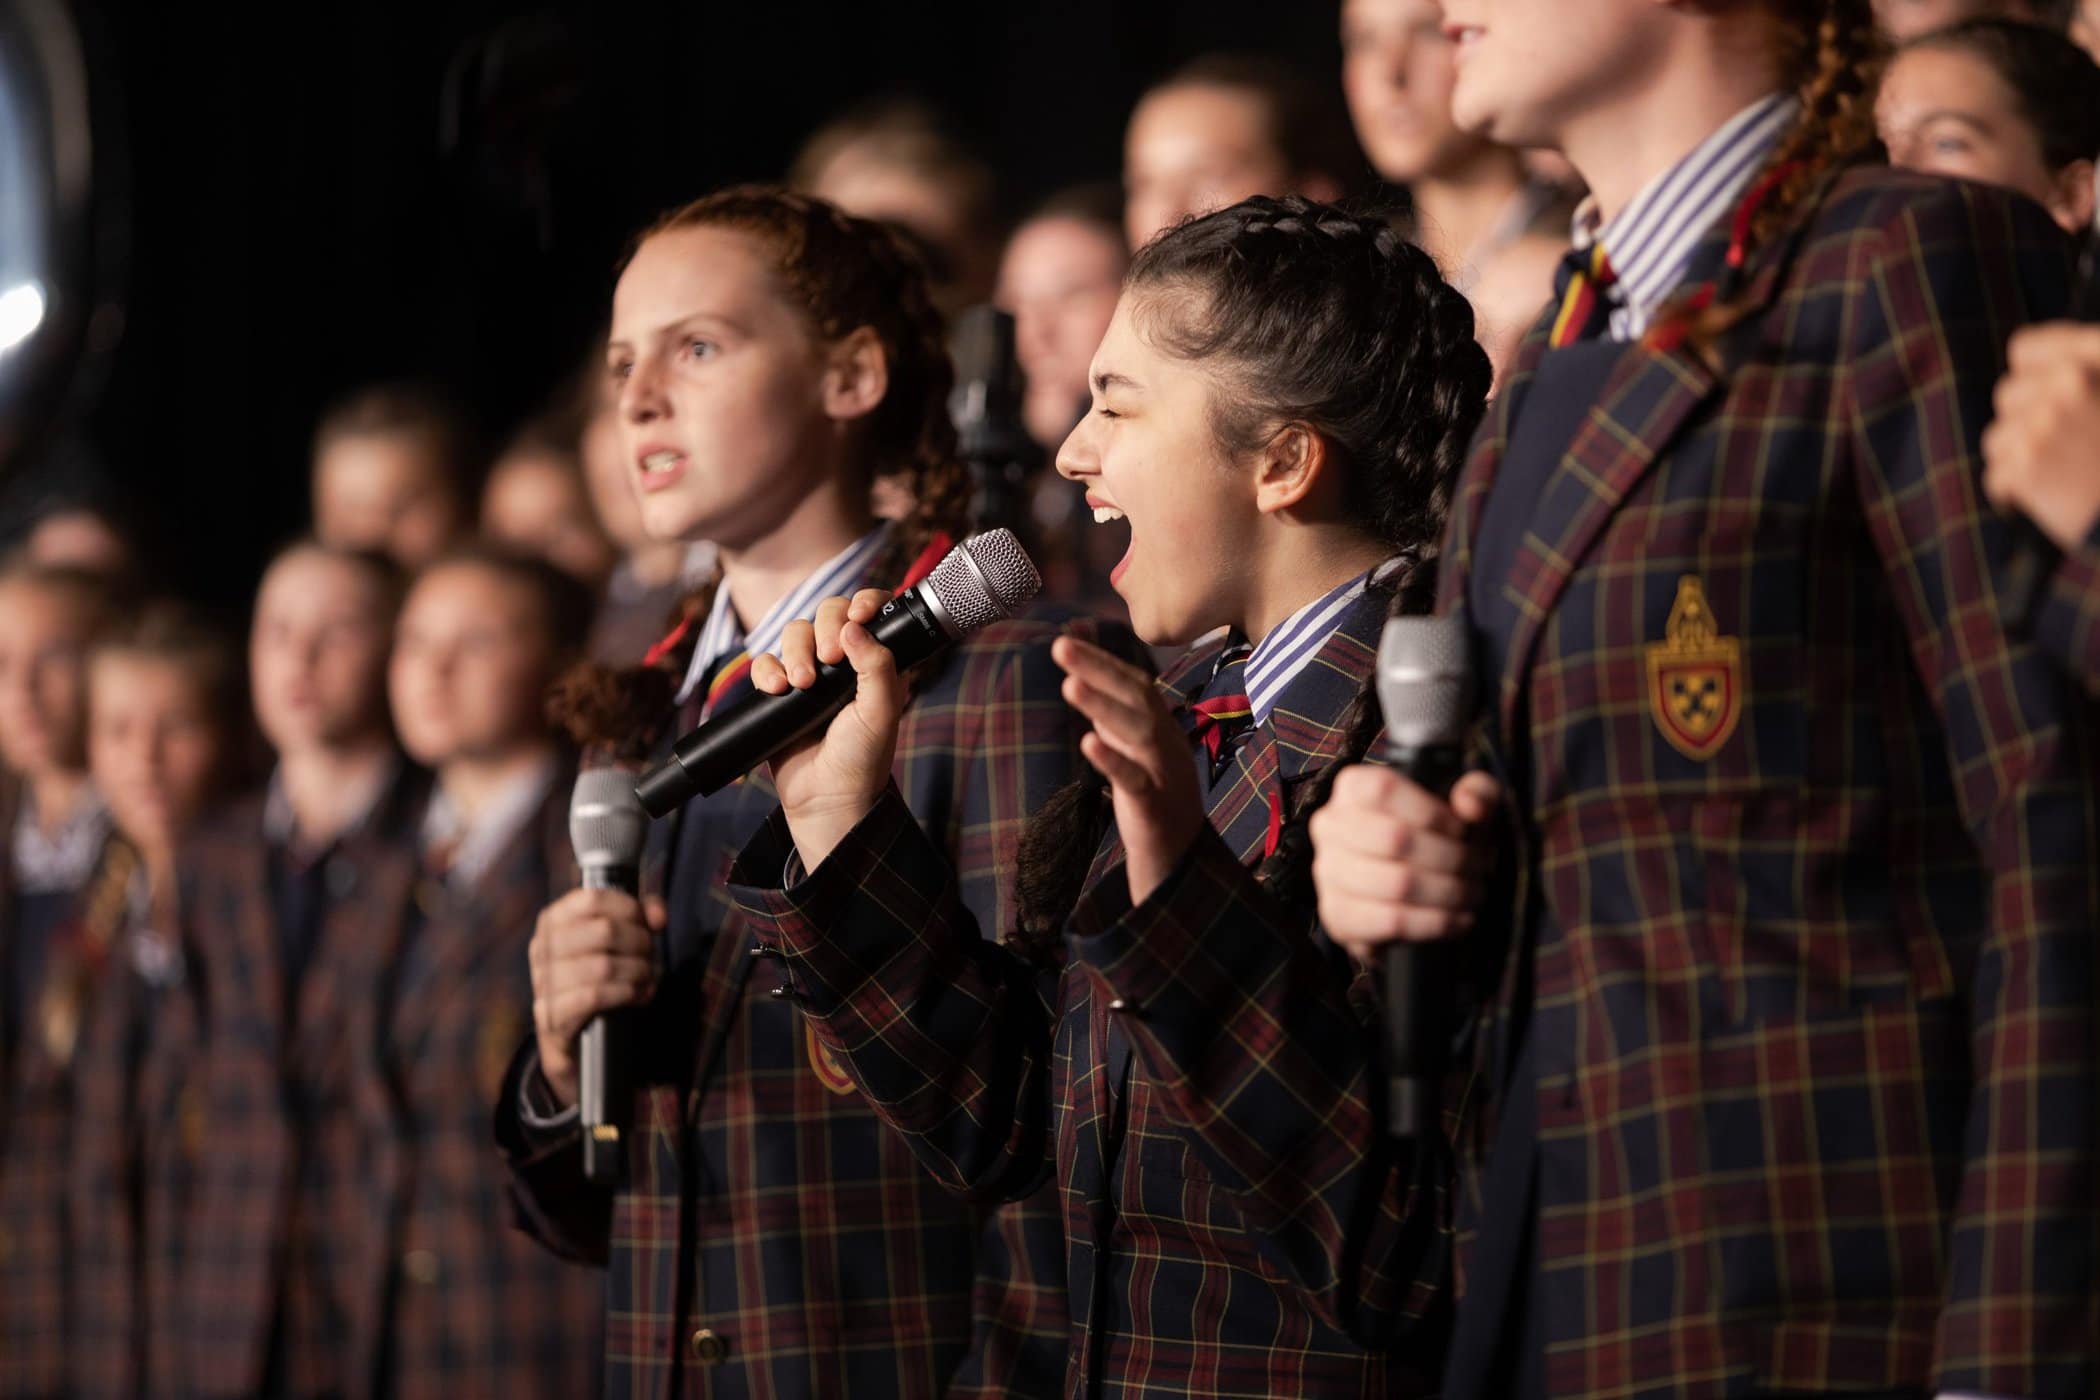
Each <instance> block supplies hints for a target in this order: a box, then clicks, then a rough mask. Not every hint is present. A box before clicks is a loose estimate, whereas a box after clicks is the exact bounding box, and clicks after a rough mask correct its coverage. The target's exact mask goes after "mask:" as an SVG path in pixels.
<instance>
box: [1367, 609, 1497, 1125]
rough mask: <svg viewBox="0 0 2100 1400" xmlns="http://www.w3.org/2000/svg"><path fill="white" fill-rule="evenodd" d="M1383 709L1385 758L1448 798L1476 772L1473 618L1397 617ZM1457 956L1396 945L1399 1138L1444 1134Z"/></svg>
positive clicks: (1387, 656)
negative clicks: (1472, 765) (1471, 725)
mask: <svg viewBox="0 0 2100 1400" xmlns="http://www.w3.org/2000/svg"><path fill="white" fill-rule="evenodd" d="M1378 703H1379V707H1380V709H1382V710H1383V711H1384V714H1385V732H1386V743H1385V748H1384V752H1383V753H1382V754H1381V756H1380V757H1381V759H1382V761H1384V762H1385V763H1388V764H1390V765H1391V766H1393V767H1395V768H1398V769H1399V770H1400V771H1401V772H1403V773H1405V774H1407V776H1408V777H1409V778H1411V779H1413V780H1414V781H1415V782H1416V783H1418V784H1420V785H1421V786H1422V787H1424V788H1426V789H1428V790H1429V791H1430V792H1432V793H1434V794H1435V795H1436V796H1438V797H1448V796H1450V794H1451V788H1452V786H1453V785H1454V784H1455V783H1457V781H1458V780H1459V778H1460V777H1461V776H1462V775H1463V774H1464V773H1465V771H1466V751H1465V736H1466V726H1467V722H1468V720H1470V719H1471V717H1472V712H1473V664H1472V654H1471V650H1470V639H1469V638H1468V636H1467V627H1466V618H1465V613H1464V612H1463V611H1459V612H1455V613H1452V614H1451V615H1449V616H1446V617H1394V618H1388V619H1387V620H1386V624H1385V633H1384V635H1383V636H1382V637H1381V638H1380V639H1379V644H1378ZM1449 972H1450V958H1449V950H1448V949H1446V948H1444V947H1442V946H1440V945H1433V944H1432V945H1425V944H1415V943H1410V942H1407V941H1405V940H1401V941H1399V942H1395V943H1393V944H1390V945H1389V946H1388V947H1387V948H1386V953H1385V1024H1386V1036H1387V1043H1388V1047H1389V1048H1388V1063H1387V1067H1386V1072H1387V1075H1388V1081H1387V1094H1386V1112H1387V1122H1388V1127H1389V1128H1390V1130H1391V1132H1392V1134H1393V1136H1394V1137H1401V1138H1413V1137H1419V1136H1421V1135H1422V1134H1424V1133H1427V1132H1431V1131H1434V1130H1435V1128H1436V1122H1437V1103H1436V1090H1437V1084H1438V1082H1439V1081H1440V1080H1441V1079H1442V1078H1443V1075H1444V1071H1445V1068H1446V1064H1445V1061H1446V1058H1447V1054H1448V1047H1449V1044H1450V1034H1449V1028H1448V1025H1447V1023H1446V1019H1445V1007H1446V1005H1447V1004H1448V1002H1449V1000H1450V994H1451V980H1452V979H1451V977H1450V975H1449Z"/></svg>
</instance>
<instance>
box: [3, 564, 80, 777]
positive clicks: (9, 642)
mask: <svg viewBox="0 0 2100 1400" xmlns="http://www.w3.org/2000/svg"><path fill="white" fill-rule="evenodd" d="M89 623H90V619H89V618H88V616H87V614H86V611H85V609H84V608H83V607H82V606H81V605H80V604H79V603H78V602H76V601H75V600H74V599H73V598H72V597H71V596H70V595H69V594H67V593H66V592H65V591H64V590H62V589H57V588H50V587H45V586H42V585H39V584H38V583H36V582H34V581H32V580H28V579H12V580H7V581H0V763H5V764H6V766H7V768H8V769H9V771H11V772H13V773H15V774H17V775H19V776H21V777H24V778H27V779H28V780H30V781H31V782H34V781H36V780H37V779H38V778H41V777H44V776H46V775H50V774H61V773H78V772H80V771H82V769H83V768H84V767H85V766H86V762H87V753H86V747H85V729H86V704H87V651H86V648H87V640H88V628H89Z"/></svg>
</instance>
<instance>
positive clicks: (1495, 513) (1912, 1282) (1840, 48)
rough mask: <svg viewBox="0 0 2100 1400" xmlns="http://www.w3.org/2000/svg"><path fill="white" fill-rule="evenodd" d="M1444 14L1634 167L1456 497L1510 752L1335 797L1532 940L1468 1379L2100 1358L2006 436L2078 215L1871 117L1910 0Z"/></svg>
mask: <svg viewBox="0 0 2100 1400" xmlns="http://www.w3.org/2000/svg"><path fill="white" fill-rule="evenodd" d="M1444 20H1445V23H1446V25H1447V26H1448V27H1449V29H1450V31H1451V33H1452V34H1453V36H1454V37H1455V38H1456V39H1457V41H1458V42H1459V44H1460V46H1461V53H1462V57H1461V58H1460V61H1459V77H1458V84H1457V88H1456V91H1455V94H1454V107H1455V110H1456V112H1457V115H1458V117H1459V119H1460V121H1461V122H1462V123H1464V124H1465V125H1467V126H1469V127H1472V128H1475V129H1477V130H1480V131H1482V132H1485V133H1486V134H1488V135H1490V136H1492V137H1493V138H1494V139H1496V140H1498V141H1505V142H1509V143H1511V144H1514V145H1520V146H1531V145H1548V146H1553V147H1556V148H1558V149H1560V150H1562V151H1564V152H1565V153H1566V154H1567V156H1568V157H1569V159H1570V160H1571V161H1572V162H1573V163H1574V165H1575V166H1576V168H1577V169H1578V170H1579V171H1580V172H1581V173H1582V175H1583V176H1584V177H1585V178H1586V179H1587V180H1588V182H1589V184H1590V188H1591V189H1592V191H1593V192H1594V194H1595V202H1594V204H1592V205H1591V206H1590V207H1589V208H1588V209H1587V210H1586V211H1585V212H1584V213H1582V214H1580V215H1578V222H1577V226H1576V239H1575V241H1576V252H1575V255H1574V257H1573V258H1572V259H1571V261H1570V262H1569V263H1568V264H1567V265H1566V267H1565V268H1564V272H1563V281H1564V285H1563V287H1562V295H1561V297H1560V299H1559V300H1558V301H1557V302H1556V303H1555V304H1554V305H1553V306H1551V307H1550V308H1549V309H1548V310H1547V311H1546V313H1545V314H1544V315H1543V316H1542V317H1541V318H1540V320H1539V322H1538V324H1537V325H1536V326H1535V327H1534V329H1533V331H1532V332H1531V335H1530V337H1529V338H1528V339H1527V341H1526V342H1525V345H1524V348H1523V350H1522V352H1521V353H1520V356H1519V359H1518V365H1517V368H1516V370H1515V371H1514V373H1513V374H1512V375H1511V377H1510V379H1509V381H1508V383H1507V385H1506V386H1505V388H1504V390H1503V393H1502V395H1501V397H1500V398H1499V399H1498V400H1497V404H1496V408H1495V411H1494V413H1493V414H1492V416H1491V418H1490V421H1489V422H1488V424H1487V425H1486V426H1485V427H1484V428H1483V430H1482V432H1481V434H1480V437H1479V439H1478V441H1477V442H1476V443H1475V446H1474V451H1473V453H1472V456H1471V459H1470V461H1469V463H1468V466H1467V470H1466V474H1465V476H1464V478H1463V479H1462V481H1461V483H1460V486H1459V488H1458V494H1457V497H1456V500H1455V502H1454V505H1453V512H1452V522H1451V528H1450V531H1449V534H1448V537H1447V542H1446V547H1445V550H1444V556H1443V569H1442V574H1441V581H1440V587H1439V599H1438V602H1439V606H1440V607H1442V608H1445V609H1452V610H1455V609H1461V608H1462V609H1464V610H1465V611H1466V614H1467V616H1468V617H1469V619H1470V627H1471V630H1472V634H1473V637H1474V640H1475V644H1476V661H1475V664H1476V669H1477V671H1478V676H1479V681H1480V685H1479V709H1480V714H1479V719H1480V721H1481V725H1482V728H1483V731H1484V737H1485V740H1486V743H1485V767H1486V770H1487V771H1484V772H1480V773H1475V774H1471V775H1468V777H1467V778H1466V779H1465V780H1464V781H1463V783H1462V785H1461V786H1460V787H1459V788H1458V789H1457V790H1456V791H1455V792H1454V793H1453V794H1452V795H1451V797H1450V800H1449V801H1444V800H1441V799H1439V798H1437V797H1434V796H1432V795H1431V794H1429V793H1426V792H1424V791H1423V790H1422V789H1420V788H1418V787H1415V786H1414V785H1412V784H1410V783H1408V782H1407V781H1406V780H1404V779H1403V778H1401V777H1400V776H1398V775H1397V774H1394V773H1391V772H1386V771H1379V770H1375V769H1370V768H1360V769H1354V770H1351V771H1349V772H1346V773H1343V774H1342V775H1341V776H1340V777H1339V778H1338V779H1337V781H1336V783H1335V788H1334V795H1333V800H1332V801H1331V802H1330V803H1329V804H1328V806H1327V807H1326V808H1325V809H1323V811H1322V812H1321V813H1320V814H1319V815H1318V816H1317V817H1316V818H1315V819H1314V822H1313V839H1314V846H1315V851H1316V859H1315V871H1314V875H1315V884H1316V886H1317V889H1318V892H1319V909H1320V915H1321V918H1322V920H1323V922H1324V923H1325V924H1326V926H1327V927H1328V929H1329V930H1330V932H1332V933H1333V934H1335V936H1337V937H1338V938H1340V939H1342V940H1343V941H1345V942H1347V943H1348V944H1350V945H1351V946H1354V947H1357V948H1360V949H1363V950H1364V951H1366V952H1369V951H1371V950H1373V949H1375V948H1377V947H1379V946H1380V945H1382V944H1384V943H1386V942H1389V941H1391V940H1393V939H1397V938H1407V939H1434V938H1442V937H1446V936H1450V935H1454V934H1457V933H1461V932H1464V931H1466V930H1467V929H1468V928H1472V927H1474V926H1475V924H1476V922H1477V931H1476V932H1475V933H1474V934H1473V938H1474V939H1475V942H1476V951H1478V952H1479V953H1480V954H1481V957H1479V958H1476V959H1474V961H1475V962H1485V963H1486V964H1487V965H1489V966H1493V967H1498V968H1499V969H1500V975H1499V979H1498V981H1497V983H1496V985H1498V986H1499V991H1498V992H1496V993H1495V996H1494V1001H1493V1004H1492V1006H1491V1007H1490V1008H1489V1010H1488V1011H1487V1013H1486V1014H1485V1016H1484V1018H1483V1022H1482V1025H1481V1026H1480V1028H1479V1030H1478V1033H1477V1036H1476V1049H1477V1052H1478V1053H1477V1058H1476V1060H1475V1065H1476V1071H1477V1075H1478V1083H1479V1084H1480V1085H1481V1086H1482V1087H1483V1089H1484V1091H1485V1098H1486V1101H1487V1111H1486V1112H1485V1114H1484V1115H1483V1117H1482V1121H1481V1123H1480V1126H1479V1131H1478V1132H1477V1133H1476V1134H1469V1135H1467V1137H1466V1139H1465V1141H1464V1142H1463V1144H1462V1163H1463V1180H1464V1182H1465V1197H1464V1201H1463V1203H1462V1210H1461V1216H1460V1230H1461V1235H1460V1239H1461V1247H1460V1251H1459V1259H1458V1268H1459V1273H1460V1277H1461V1279H1462V1280H1463V1287H1462V1291H1461V1294H1460V1298H1459V1304H1458V1320H1457V1328H1456V1334H1455V1338H1454V1341H1453V1349H1452V1363H1451V1368H1450V1371H1449V1373H1448V1375H1447V1379H1446V1385H1447V1391H1446V1393H1447V1394H1450V1395H1454V1396H1497V1397H1500V1396H1512V1397H1520V1398H1522V1397H1537V1396H1544V1395H1553V1396H1574V1395H1581V1396H1599V1397H1605V1396H1636V1395H1638V1396H1642V1397H1694V1396H1697V1397H1737V1396H1744V1397H1747V1396H1768V1395H1781V1394H1786V1395H1795V1394H1800V1395H1808V1394H1813V1395H1834V1394H1847V1395H1854V1394H1865V1395H1888V1396H1906V1397H1922V1396H1927V1395H1934V1394H1937V1395H1985V1396H2019V1397H2041V1396H2064V1397H2068V1396H2090V1395H2092V1394H2094V1393H2095V1391H2096V1387H2100V1371H2096V1369H2095V1368H2096V1364H2100V1362H2096V1355H2100V1347H2096V1340H2100V1332H2096V1324H2100V1313H2096V1309H2100V1289H2096V1287H2095V1284H2096V1272H2095V1244H2096V1237H2095V1229H2096V1224H2100V1216H2096V1210H2100V1196H2096V1193H2095V1191H2094V1190H2093V1183H2094V1182H2095V1181H2096V1180H2100V1145H2096V1142H2095V1135H2096V1132H2100V1112H2096V1106H2100V1047H2096V1044H2095V1027H2096V1024H2100V1015H2096V1007H2095V998H2096V989H2095V982H2094V973H2095V966H2094V949H2095V941H2094V930H2095V928H2096V927H2100V861H2096V860H2095V849H2096V831H2095V795H2096V794H2095V791H2094V783H2095V778H2094V774H2095V771H2096V770H2095V757H2096V755H2095V752H2094V733H2093V730H2092V728H2091V720H2090V718H2089V715H2088V713H2087V712H2086V711H2084V710H2083V709H2082V708H2081V705H2080V703H2079V700H2078V697H2077V696H2076V694H2075V692H2074V688H2073V687H2072V685H2071V683H2070V682H2069V680H2068V679H2067V678H2064V677H2062V676H2060V675H2059V674H2057V673H2055V671H2054V670H2053V668H2052V666H2051V664H2050V662H2049V661H2048V659H2047V658H2046V657H2045V656H2044V655H2042V654H2041V653H2040V652H2039V651H2038V650H2037V649H2036V648H2035V647H2034V646H2033V645H2031V644H2030V643H2028V642H2026V641H2024V640H2021V639H2020V638H2018V637H2017V636H2014V635H2009V634H2008V632H2007V630H2006V629H2005V628H2004V627H2003V626H2002V625H2001V623H2000V622H1999V603H2000V599H1999V583H1998V579H1999V577H2000V575H2001V570H2002V569H2003V567H2004V566H2005V564H2006V562H2007V560H2008V557H2009V551H2010V541H2011V533H2010V531H2009V530H2008V529H2007V527H2006V526H2005V524H2004V522H2003V521H2001V520H2000V519H1999V518H1997V517H1996V516H1995V515H1994V513H1993V511H1992V510H1991V508H1990V506H1989V505H1988V504H1987V503H1986V501H1985V500H1984V497H1983V491H1982V485H1981V480H1980V478H1981V474H1982V455H1981V450H1980V442H1981V438H1982V435H1983V431H1984V427H1985V425H1986V423H1987V422H1988V421H1989V420H1990V417H1991V391H1992V386H1993V385H1994V383H1995V382H1996V381H1997V379H1998V377H1999V374H2000V372H2001V371H2002V369H2003V367H2004V363H2003V362H2004V359H2005V354H2006V344H2007V340H2008V338H2009V337H2010V336H2011V335H2012V333H2013V331H2014V330H2016V329H2017V328H2018V327H2019V326H2021V325H2022V323H2024V322H2027V321H2030V320H2034V319H2038V318H2042V317H2048V316H2055V315H2061V314H2062V312H2063V310H2064V308H2065V307H2066V305H2067V303H2068V299H2069V286H2070V264H2069V257H2068V250H2067V247H2066V243H2065V239H2064V237H2063V234H2062V232H2061V231H2060V230H2059V229H2057V228H2055V227H2054V226H2053V225H2052V224H2051V223H2050V221H2049V219H2048V218H2047V216H2046V215H2045V214H2044V213H2043V211H2042V210H2041V209H2040V208H2039V207H2037V206H2035V205H2033V204H2031V203H2029V202H2028V201H2026V200H2024V199H2020V198H2017V197H2014V196H2009V195H2007V194H2005V193H2003V192H2001V191H1997V190H1993V189H1987V188H1984V187H1982V186H1977V185H1968V184H1958V183H1955V182H1952V181H1948V180H1942V179H1937V178H1933V177H1928V176H1920V175H1915V174H1909V173H1901V172H1895V171H1890V170H1888V169H1885V168H1882V167H1880V166H1878V165H1870V164H1867V163H1866V161H1865V159H1864V157H1865V154H1866V152H1867V149H1868V147H1869V146H1870V145H1871V142H1872V135H1873V133H1872V122H1873V111H1872V84H1873V77H1874V71H1873V70H1874V67H1875V62H1874V43H1875V39H1874V33H1873V15H1872V13H1871V8H1870V6H1869V4H1868V3H1867V0H1821V3H1810V2H1809V0H1718V2H1716V3H1682V2H1680V0H1663V2H1662V3H1658V0H1588V3H1585V4H1582V5H1568V4H1565V3H1562V0H1445V3H1444ZM1490 872H1492V873H1490ZM1490 893H1491V894H1492V897H1489V895H1490Z"/></svg>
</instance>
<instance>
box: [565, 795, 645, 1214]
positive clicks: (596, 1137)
mask: <svg viewBox="0 0 2100 1400" xmlns="http://www.w3.org/2000/svg"><path fill="white" fill-rule="evenodd" d="M648 827H649V818H648V815H647V814H646V813H645V812H643V811H642V804H641V800H640V799H639V798H637V797H636V796H635V795H634V774H632V773H629V772H625V771H623V770H621V769H618V768H592V769H587V770H586V771H584V772H582V773H579V774H577V775H576V789H575V791H574V792H573V793H571V794H570V796H569V844H570V845H571V846H572V847H573V848H574V849H575V852H576V866H577V869H579V870H580V871H581V872H582V873H583V887H584V888H585V889H587V890H620V891H622V892H624V893H627V894H634V893H635V892H636V891H637V890H638V889H639V888H640V887H641V865H642V841H643V837H644V836H645V834H646V833H647V831H648ZM629 1038H630V1037H629V1031H628V1021H627V1013H626V1012H624V1011H615V1012H610V1013H606V1014H602V1015H598V1016H593V1017H592V1018H591V1019H590V1021H589V1023H588V1024H586V1025H585V1026H584V1028H583V1034H582V1035H581V1036H580V1037H578V1038H577V1042H576V1050H577V1056H576V1077H577V1085H578V1090H577V1096H576V1099H577V1108H578V1113H579V1116H580V1117H581V1120H582V1125H583V1174H584V1176H585V1177H586V1178H587V1179H588V1180H590V1181H593V1182H596V1183H598V1184H599V1185H602V1186H612V1185H615V1184H617V1183H618V1182H619V1180H620V1177H621V1175H622V1174H623V1173H624V1171H625V1169H626V1163H625V1153H624V1151H623V1148H624V1144H625V1128H624V1122H625V1119H626V1117H627V1114H626V1111H625V1100H626V1098H627V1088H626V1084H627V1081H626V1073H627V1043H628V1040H629Z"/></svg>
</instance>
